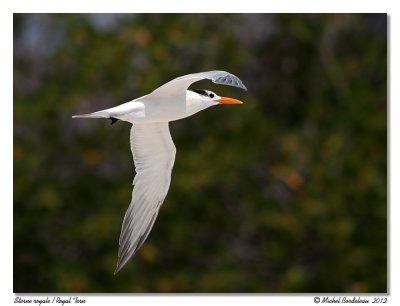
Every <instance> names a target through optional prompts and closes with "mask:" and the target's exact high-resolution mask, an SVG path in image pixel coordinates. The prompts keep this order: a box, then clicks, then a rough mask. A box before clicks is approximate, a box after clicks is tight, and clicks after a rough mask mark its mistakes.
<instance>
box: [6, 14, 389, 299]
mask: <svg viewBox="0 0 400 306" xmlns="http://www.w3.org/2000/svg"><path fill="white" fill-rule="evenodd" d="M214 69H221V70H227V71H230V72H232V73H234V74H236V75H237V76H239V77H240V78H241V79H242V80H243V82H244V83H245V84H246V86H247V87H248V89H249V91H248V92H242V91H240V90H238V89H235V88H230V87H226V86H218V85H215V84H212V83H211V82H206V81H204V82H203V81H202V82H200V83H197V84H194V86H192V87H194V88H206V89H210V90H215V91H216V92H217V93H219V94H221V95H226V96H231V97H235V98H238V99H241V100H243V101H244V102H245V103H244V104H243V105H242V106H238V107H234V106H231V107H218V108H211V109H209V110H206V111H203V112H201V113H199V114H196V115H195V116H193V117H190V118H187V119H185V120H181V121H177V122H173V123H171V132H172V135H173V138H174V141H175V144H176V147H177V150H178V152H177V159H176V162H175V168H174V170H173V174H172V182H171V187H170V191H169V194H168V196H167V198H166V200H165V202H164V205H163V206H162V208H161V211H160V214H159V216H158V219H157V221H156V223H155V226H154V228H153V230H152V232H151V234H150V236H149V238H148V239H147V241H146V242H145V244H144V245H143V247H142V248H141V249H140V251H139V252H138V253H137V254H136V255H135V256H134V257H133V258H132V260H131V261H130V262H129V264H128V265H127V266H126V267H124V269H123V270H122V271H121V272H120V273H119V274H117V275H116V276H114V275H113V271H114V267H115V264H116V260H117V251H118V237H119V231H120V226H121V224H122V219H123V216H124V213H125V210H126V208H127V207H128V205H129V202H130V198H131V183H132V179H133V176H134V172H133V162H132V156H131V153H130V149H129V136H128V135H129V129H130V125H129V124H127V123H123V122H118V123H117V124H115V125H113V126H110V125H109V122H108V121H105V120H72V119H71V115H73V114H79V113H85V112H91V111H96V110H100V109H103V108H108V107H111V106H115V105H118V104H120V103H122V102H126V101H129V100H132V99H134V98H137V97H139V96H141V95H144V94H147V93H148V92H150V91H152V90H153V89H154V88H156V87H158V86H160V85H162V84H163V83H165V82H167V81H169V80H171V79H173V78H175V77H178V76H181V75H184V74H188V73H193V72H199V71H207V70H214ZM13 132H14V291H15V292H266V293H271V292H279V293H295V292H297V293H298V292H371V293H378V292H386V291H387V286H388V284H387V16H386V15H385V14H297V15H296V14H281V15H269V14H222V15H221V14H136V15H135V14H134V15H131V14H121V15H118V14H108V15H107V14H99V15H96V14H16V15H14V131H13Z"/></svg>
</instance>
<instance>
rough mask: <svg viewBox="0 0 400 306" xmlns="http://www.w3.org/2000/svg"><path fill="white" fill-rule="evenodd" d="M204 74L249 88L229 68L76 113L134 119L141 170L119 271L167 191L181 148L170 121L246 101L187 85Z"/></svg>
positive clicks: (138, 169)
mask: <svg viewBox="0 0 400 306" xmlns="http://www.w3.org/2000/svg"><path fill="white" fill-rule="evenodd" d="M203 79H208V80H211V81H212V82H214V83H216V84H222V85H229V86H235V87H239V88H241V89H244V90H247V89H246V87H245V86H244V85H243V83H242V81H241V80H240V79H239V78H238V77H236V76H234V75H233V74H231V73H228V72H225V71H207V72H200V73H193V74H188V75H184V76H182V77H179V78H176V79H174V80H172V81H170V82H168V83H166V84H164V85H162V86H161V87H159V88H157V89H155V90H154V91H153V92H151V93H150V94H148V95H146V96H143V97H140V98H138V99H135V100H133V101H130V102H127V103H124V104H121V105H119V106H116V107H113V108H109V109H105V110H101V111H98V112H94V113H90V114H85V115H76V116H72V118H108V119H111V124H113V123H115V122H116V121H118V120H123V121H127V122H130V123H132V128H131V135H130V143H131V150H132V155H133V161H134V164H135V171H136V176H135V178H134V180H133V184H132V185H133V186H134V187H133V191H132V200H131V203H130V205H129V207H128V210H127V211H126V213H125V217H124V220H123V222H122V229H121V234H120V238H119V251H118V262H117V266H116V269H115V272H114V274H116V273H117V272H118V271H119V270H121V268H122V267H123V266H124V265H125V264H126V263H127V261H128V260H129V259H130V258H131V257H132V255H133V254H134V253H135V252H136V251H137V250H138V249H139V248H140V247H141V246H142V244H143V242H144V241H145V240H146V238H147V236H148V235H149V232H150V230H151V228H152V227H153V224H154V221H155V220H156V217H157V215H158V211H159V209H160V206H161V204H162V203H163V201H164V199H165V197H166V195H167V193H168V189H169V185H170V181H171V172H172V167H173V165H174V161H175V152H176V149H175V145H174V143H173V141H172V138H171V134H170V131H169V121H174V120H178V119H182V118H185V117H188V116H191V115H193V114H195V113H197V112H199V111H201V110H203V109H206V108H208V107H210V106H214V105H219V104H242V102H241V101H239V100H236V99H232V98H227V97H220V96H218V95H217V94H215V93H214V92H212V91H209V90H203V89H199V90H193V91H192V90H188V87H189V86H190V85H191V84H192V83H194V82H197V81H200V80H203Z"/></svg>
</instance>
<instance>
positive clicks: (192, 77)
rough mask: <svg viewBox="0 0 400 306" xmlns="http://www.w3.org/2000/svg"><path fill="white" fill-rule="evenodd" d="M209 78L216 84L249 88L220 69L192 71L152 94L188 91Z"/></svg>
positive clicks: (235, 77)
mask: <svg viewBox="0 0 400 306" xmlns="http://www.w3.org/2000/svg"><path fill="white" fill-rule="evenodd" d="M204 79H208V80H211V81H212V82H213V83H215V84H221V85H229V86H234V87H239V88H241V89H244V90H247V88H246V86H244V84H243V82H242V81H241V80H240V79H239V78H238V77H237V76H235V75H233V74H232V73H229V72H226V71H220V70H214V71H206V72H199V73H192V74H188V75H184V76H181V77H179V78H176V79H174V80H172V81H170V82H168V83H166V84H164V85H162V86H161V87H159V88H157V89H156V90H154V91H153V92H152V93H151V94H150V95H172V94H180V93H186V90H187V89H188V87H189V86H190V85H191V84H192V83H194V82H197V81H200V80H204Z"/></svg>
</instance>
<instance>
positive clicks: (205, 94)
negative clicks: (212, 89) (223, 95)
mask: <svg viewBox="0 0 400 306" xmlns="http://www.w3.org/2000/svg"><path fill="white" fill-rule="evenodd" d="M193 91H194V92H197V93H198V94H199V95H202V96H206V97H208V92H207V90H204V89H193Z"/></svg>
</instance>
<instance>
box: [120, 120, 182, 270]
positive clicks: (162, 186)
mask: <svg viewBox="0 0 400 306" xmlns="http://www.w3.org/2000/svg"><path fill="white" fill-rule="evenodd" d="M130 140H131V150H132V155H133V161H134V163H135V171H136V176H135V178H134V180H133V185H134V187H133V191H132V200H131V203H130V205H129V207H128V209H127V211H126V213H125V217H124V221H123V223H122V229H121V235H120V239H119V246H120V247H119V251H118V263H117V267H116V269H115V273H117V272H118V271H119V270H121V268H122V267H123V266H124V265H125V264H126V263H127V261H128V260H129V259H130V258H131V257H132V256H133V254H135V252H136V251H137V250H138V249H139V248H140V247H141V246H142V244H143V243H144V241H145V240H146V238H147V236H148V235H149V233H150V231H151V229H152V227H153V225H154V222H155V220H156V218H157V215H158V211H159V208H160V206H161V204H162V203H163V201H164V199H165V197H166V195H167V193H168V189H169V184H170V182H171V172H172V167H173V165H174V161H175V153H176V149H175V145H174V143H173V141H172V138H171V134H170V132H169V126H168V122H159V123H147V124H134V125H133V126H132V128H131V137H130Z"/></svg>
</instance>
